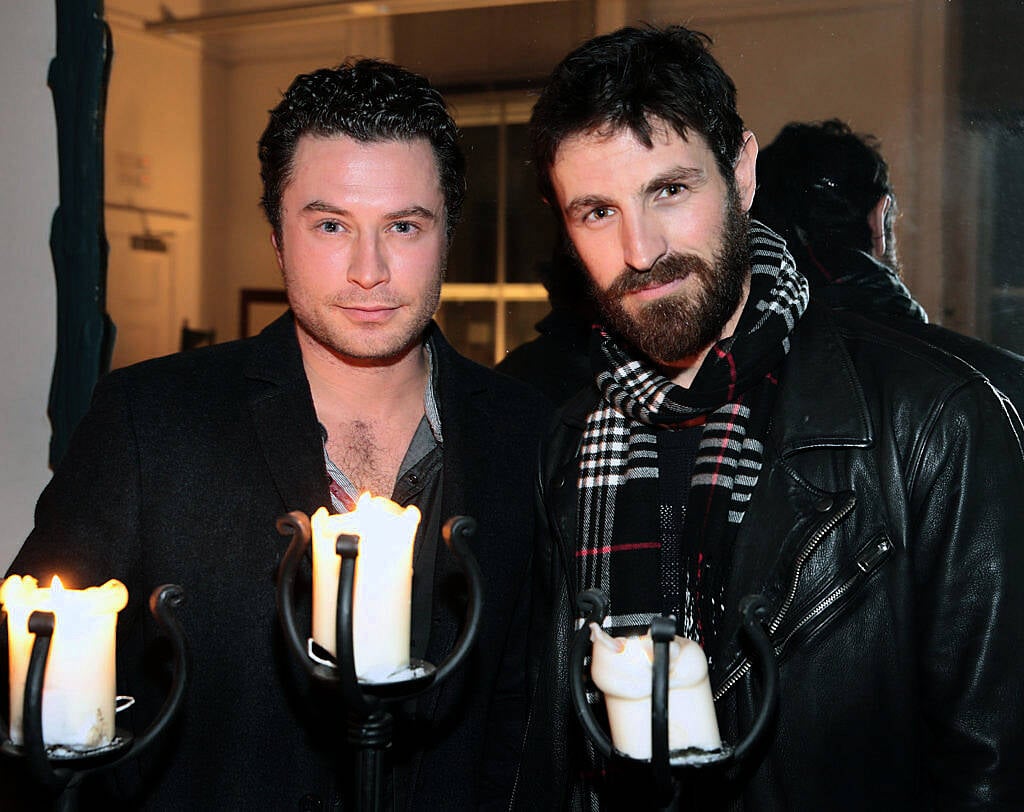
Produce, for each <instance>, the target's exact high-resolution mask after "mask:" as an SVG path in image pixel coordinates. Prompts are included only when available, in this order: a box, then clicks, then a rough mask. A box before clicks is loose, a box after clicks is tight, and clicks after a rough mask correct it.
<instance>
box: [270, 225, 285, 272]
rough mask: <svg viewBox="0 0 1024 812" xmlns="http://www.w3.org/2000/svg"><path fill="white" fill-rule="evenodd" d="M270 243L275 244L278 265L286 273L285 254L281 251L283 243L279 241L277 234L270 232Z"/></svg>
mask: <svg viewBox="0 0 1024 812" xmlns="http://www.w3.org/2000/svg"><path fill="white" fill-rule="evenodd" d="M270 244H271V245H272V246H274V256H275V257H277V267H278V268H280V270H281V273H284V254H283V253H282V251H281V243H280V242H278V239H277V234H275V233H274V232H273V231H271V232H270Z"/></svg>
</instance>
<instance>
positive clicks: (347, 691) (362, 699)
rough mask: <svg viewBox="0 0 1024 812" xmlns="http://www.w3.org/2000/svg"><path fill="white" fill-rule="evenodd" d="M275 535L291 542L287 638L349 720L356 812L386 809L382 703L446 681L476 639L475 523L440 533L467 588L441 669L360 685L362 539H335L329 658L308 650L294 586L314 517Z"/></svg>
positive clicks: (283, 585) (281, 526) (292, 516)
mask: <svg viewBox="0 0 1024 812" xmlns="http://www.w3.org/2000/svg"><path fill="white" fill-rule="evenodd" d="M277 529H278V531H279V532H280V533H281V534H282V535H290V536H291V537H292V540H291V543H290V544H289V545H288V550H287V551H286V552H285V555H284V558H283V559H282V560H281V566H280V568H279V570H278V575H277V608H278V615H279V616H280V620H281V626H282V628H283V630H284V634H285V638H286V640H287V641H288V645H289V646H290V647H291V649H292V652H293V654H294V655H295V657H296V658H297V659H298V661H299V662H300V663H302V665H303V666H304V667H305V668H306V670H307V671H308V672H309V675H310V676H311V677H313V678H315V679H317V680H320V681H321V682H325V683H327V684H329V685H331V686H332V687H333V688H335V689H336V690H338V692H339V693H340V695H341V699H342V702H343V703H344V706H345V709H346V712H347V716H348V726H347V731H348V743H349V745H351V746H352V748H353V749H354V751H355V757H356V758H355V761H356V781H355V788H356V804H355V808H356V809H357V810H359V812H376V810H380V809H382V808H383V797H384V796H383V783H384V764H383V753H384V751H385V750H387V749H389V748H390V747H391V737H392V734H393V732H394V720H393V718H392V716H391V714H390V713H389V712H388V711H387V710H385V703H394V702H400V701H402V700H407V699H413V698H415V697H417V696H419V695H420V694H423V693H424V692H426V691H428V690H429V689H431V688H432V687H434V686H436V685H437V684H439V683H440V682H442V681H443V680H444V679H446V678H447V677H448V675H449V674H451V673H452V671H454V670H455V668H457V667H458V666H459V665H460V664H461V663H462V661H463V660H464V659H465V657H466V655H467V654H468V653H469V650H470V648H471V647H472V645H473V644H474V642H475V641H476V635H477V630H478V629H479V626H480V615H481V610H482V606H483V602H482V580H483V576H482V575H481V573H480V567H479V565H478V564H477V563H476V559H475V558H474V557H473V554H472V552H471V551H470V549H469V545H468V543H467V537H468V536H471V535H472V534H473V533H474V532H476V522H475V521H474V520H473V519H471V518H470V517H468V516H455V517H453V518H451V519H449V520H448V521H447V522H446V523H445V525H444V528H443V529H442V535H443V537H444V540H445V543H446V544H447V545H448V547H449V549H450V550H451V551H452V554H453V556H454V558H455V560H456V563H457V564H458V565H459V567H460V568H461V569H462V572H463V575H464V576H465V577H466V582H467V587H468V600H467V603H466V620H465V623H464V625H463V627H462V631H461V632H460V634H459V637H458V639H457V640H456V641H455V645H454V647H453V648H452V650H451V651H450V652H449V654H448V656H447V657H446V658H445V659H444V661H443V662H441V663H440V665H437V666H435V665H433V664H431V663H428V662H426V661H424V660H418V659H411V660H410V661H409V666H408V667H407V668H402V669H400V670H398V671H396V672H395V673H394V674H392V675H389V676H388V678H387V679H385V680H382V681H372V680H366V679H360V678H358V677H357V676H356V671H355V657H354V653H353V641H352V612H353V593H354V589H353V586H354V581H355V561H356V557H357V556H358V555H359V538H358V536H350V535H346V534H340V535H339V536H338V538H337V540H336V545H335V548H336V551H337V554H338V555H339V556H341V569H340V572H339V576H338V602H337V622H336V632H337V636H336V639H337V645H338V652H339V656H338V657H332V656H331V655H330V654H329V653H328V652H327V651H325V650H324V649H323V648H321V647H320V646H318V645H316V644H315V643H314V642H313V641H312V640H311V639H308V638H307V640H306V645H305V646H303V643H302V636H301V635H300V634H299V631H298V625H297V623H296V621H295V609H294V592H295V589H294V583H295V579H296V575H297V573H298V569H299V563H300V562H301V561H302V559H303V557H304V556H305V554H306V550H307V549H308V547H309V545H310V540H311V536H312V530H311V528H310V522H309V517H308V516H306V514H305V513H302V512H301V511H292V512H291V513H289V514H288V515H287V516H282V517H281V518H280V519H278V522H277Z"/></svg>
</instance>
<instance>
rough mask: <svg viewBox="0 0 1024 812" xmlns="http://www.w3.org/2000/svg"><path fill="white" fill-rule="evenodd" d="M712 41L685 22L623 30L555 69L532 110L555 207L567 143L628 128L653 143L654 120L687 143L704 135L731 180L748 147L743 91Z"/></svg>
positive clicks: (541, 180) (538, 157)
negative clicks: (739, 104)
mask: <svg viewBox="0 0 1024 812" xmlns="http://www.w3.org/2000/svg"><path fill="white" fill-rule="evenodd" d="M710 44H711V38H710V37H708V36H707V35H705V34H702V33H700V32H698V31H690V30H689V29H687V28H684V27H683V26H680V25H673V26H669V27H667V28H663V29H661V28H654V27H650V26H648V27H645V28H622V29H620V30H618V31H615V32H613V33H611V34H604V35H602V36H599V37H595V38H593V39H591V40H589V41H588V42H586V43H584V44H583V45H581V46H580V47H579V48H577V49H576V50H575V51H573V52H572V53H570V54H569V55H568V56H567V57H566V58H565V59H563V60H562V62H561V63H559V65H558V66H557V67H556V68H555V69H554V71H553V72H552V74H551V76H550V77H549V78H548V81H547V84H546V85H545V87H544V89H543V91H542V92H541V94H540V98H539V99H538V100H537V103H536V105H535V106H534V108H533V115H532V117H531V119H530V139H531V146H532V149H533V160H534V164H535V168H536V170H537V180H538V184H539V186H540V191H541V194H542V195H543V196H544V197H545V198H546V199H547V200H548V201H549V202H550V203H552V204H554V202H555V200H554V193H553V190H552V188H551V178H550V173H551V166H552V165H553V163H554V160H555V155H556V153H557V152H558V148H559V147H560V146H561V145H562V142H563V141H565V140H566V139H568V138H571V137H573V136H576V135H580V134H582V133H587V132H592V131H600V130H603V129H607V130H609V131H612V132H614V131H616V130H620V129H628V130H629V131H630V132H632V133H633V135H635V136H636V137H637V138H638V139H639V140H640V142H641V143H642V144H644V145H646V146H650V145H651V144H652V141H651V129H652V127H651V125H652V121H651V120H652V119H660V120H662V121H664V122H665V123H666V124H668V125H669V126H670V127H671V128H672V129H673V130H674V131H675V132H676V133H677V134H678V135H679V136H680V137H681V138H684V139H685V138H687V136H688V133H698V134H700V135H701V136H702V137H703V138H704V139H705V140H706V141H707V143H708V146H709V147H710V148H711V151H712V152H713V153H714V155H715V160H716V162H717V164H718V168H719V169H720V170H721V172H722V175H723V176H724V178H725V179H726V182H727V183H732V174H733V167H734V165H735V162H736V159H737V157H738V156H739V153H740V149H741V147H742V146H743V120H742V119H741V118H740V116H739V114H738V113H737V112H736V86H735V85H734V84H733V81H732V79H730V78H729V76H728V74H726V72H725V71H724V70H723V69H722V66H721V65H719V64H718V62H717V61H715V58H714V57H713V56H711V53H710V51H709V50H708V46H709V45H710Z"/></svg>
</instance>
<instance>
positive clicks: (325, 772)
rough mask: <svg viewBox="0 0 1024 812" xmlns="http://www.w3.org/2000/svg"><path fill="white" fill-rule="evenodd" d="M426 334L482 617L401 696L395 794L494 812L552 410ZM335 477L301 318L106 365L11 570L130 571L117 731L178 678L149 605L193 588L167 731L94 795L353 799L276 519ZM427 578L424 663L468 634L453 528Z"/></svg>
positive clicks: (430, 805) (307, 804) (510, 741)
mask: <svg viewBox="0 0 1024 812" xmlns="http://www.w3.org/2000/svg"><path fill="white" fill-rule="evenodd" d="M428 335H429V340H430V341H432V342H433V349H434V351H435V352H434V359H435V363H436V364H437V368H438V374H439V378H438V382H439V385H438V389H439V405H440V412H441V422H442V428H443V432H444V451H443V458H444V463H443V473H442V514H441V515H442V520H443V518H446V517H449V516H453V515H458V514H461V515H469V516H472V517H474V518H475V519H476V520H477V521H478V523H479V528H478V531H477V533H476V535H475V537H474V539H473V540H472V543H471V546H472V547H473V552H474V554H475V555H476V557H477V560H478V562H479V564H480V567H481V569H482V573H483V582H484V612H483V621H482V624H481V627H480V633H479V638H478V642H477V644H476V646H475V648H474V650H473V652H472V653H471V655H470V658H469V660H468V661H467V662H466V663H464V664H463V665H462V666H461V667H460V668H459V669H458V670H457V671H456V672H455V673H454V674H453V675H452V676H451V678H450V679H449V680H448V681H447V682H445V683H444V684H443V685H441V686H439V687H437V688H436V689H434V690H433V691H431V692H430V693H428V694H427V695H425V696H424V697H423V698H422V699H421V700H420V701H419V703H418V707H417V708H416V709H415V713H413V712H412V711H411V709H408V708H407V709H406V711H408V712H402V711H400V712H398V714H397V716H398V717H399V718H398V729H397V731H396V733H395V748H394V750H393V751H392V752H391V753H390V754H389V761H388V763H389V764H394V765H395V766H396V773H395V779H394V780H393V781H392V782H389V790H388V791H389V792H390V791H391V790H392V789H393V790H394V792H395V796H396V800H397V807H398V808H416V809H439V808H447V809H468V808H477V807H483V806H491V805H494V806H501V805H504V802H505V800H506V799H507V795H508V793H509V791H510V785H511V781H512V776H513V774H514V769H515V753H516V752H517V750H518V744H519V740H520V736H521V728H522V722H523V715H524V699H523V685H524V671H523V669H524V666H523V659H524V648H525V633H526V623H525V621H524V620H523V618H524V617H525V616H526V613H527V611H528V606H527V603H526V601H527V600H528V596H527V594H526V590H525V589H524V587H525V585H526V584H527V582H528V578H527V572H528V566H529V558H530V540H531V538H532V534H533V528H532V522H533V518H532V511H531V496H532V488H531V484H532V476H533V472H534V469H535V464H536V459H537V457H536V447H537V445H538V441H539V437H540V433H541V431H542V430H543V429H544V428H545V426H546V425H547V423H548V417H549V405H548V404H547V402H546V401H545V400H543V399H542V398H541V397H540V396H539V395H537V394H535V393H533V392H532V390H529V389H527V388H526V387H525V386H523V385H521V384H519V383H517V382H515V381H512V380H511V379H508V378H505V377H504V376H501V375H498V374H496V373H494V372H492V371H490V370H487V369H485V368H483V367H481V366H479V365H477V364H474V363H473V362H471V361H468V360H467V359H465V358H463V357H462V356H460V355H458V354H457V353H456V352H455V351H454V350H453V349H452V348H451V346H450V345H449V344H448V343H447V342H446V341H445V340H444V338H443V336H442V335H441V333H440V331H439V330H438V329H437V327H436V325H431V327H430V328H429V331H428ZM328 485H329V482H328V478H327V475H326V472H325V469H324V460H323V447H322V441H321V435H320V430H319V426H318V422H317V418H316V414H315V412H314V408H313V401H312V397H311V395H310V390H309V385H308V382H307V380H306V377H305V374H304V371H303V366H302V361H301V357H300V353H299V347H298V343H297V340H296V336H295V328H294V323H293V320H292V317H291V315H290V314H287V315H285V316H283V317H282V318H281V319H280V320H278V321H277V322H275V323H274V324H272V325H270V326H269V327H268V328H267V329H266V330H264V331H263V332H262V333H261V334H260V335H259V336H256V337H254V338H251V339H246V340H243V341H237V342H232V343H229V344H223V345H218V346H214V347H211V348H207V349H202V350H196V351H193V352H190V353H186V354H182V355H176V356H170V357H167V358H163V359H157V360H154V361H149V362H145V363H142V364H139V365H136V366H134V367H131V368H127V369H124V370H118V371H116V372H113V373H111V374H110V375H108V376H106V378H104V379H103V380H102V381H101V383H100V385H99V386H98V388H97V391H96V393H95V396H94V402H93V406H92V409H91V411H90V412H89V414H88V415H87V417H86V418H85V419H84V420H83V422H82V424H81V426H80V428H79V429H78V431H77V432H76V434H75V437H74V440H73V442H72V445H71V448H70V450H69V452H68V454H67V457H66V458H65V460H64V461H63V462H62V464H61V465H60V467H59V469H58V470H57V472H56V473H55V475H54V477H53V480H52V482H51V484H50V485H49V486H48V487H47V488H46V490H45V491H44V493H43V495H42V497H41V498H40V500H39V503H38V506H37V510H36V527H35V529H34V530H33V532H32V534H31V536H30V537H29V539H28V540H27V542H26V543H25V545H24V547H23V548H22V550H21V552H20V553H19V554H18V556H17V558H16V559H15V561H14V563H13V565H12V567H11V569H10V571H11V572H13V573H18V574H32V575H35V576H36V577H38V578H39V579H40V581H43V580H44V579H45V581H46V582H47V583H48V581H49V577H50V574H51V573H52V572H58V573H60V574H61V576H62V577H63V578H64V580H65V583H68V582H70V584H71V585H77V586H87V585H94V584H100V583H103V582H104V581H106V580H107V579H108V578H118V579H120V580H122V581H123V582H124V583H125V584H126V585H127V586H128V589H129V593H130V603H129V606H128V608H127V609H126V610H125V611H124V612H122V614H121V617H120V620H119V631H118V635H119V653H118V670H119V691H120V692H121V693H127V694H132V695H135V696H137V697H139V702H138V704H137V705H136V707H135V708H133V709H132V711H131V713H132V714H133V715H134V718H133V719H132V720H125V719H121V718H119V725H121V726H129V727H131V726H134V727H136V729H137V730H141V729H142V728H144V727H145V726H146V724H148V722H149V720H150V719H151V718H152V717H153V715H155V713H156V710H157V708H158V707H159V705H160V703H161V701H162V699H163V697H164V696H165V694H166V682H165V680H166V671H167V670H168V669H167V664H168V662H169V660H168V658H167V657H166V656H165V655H166V652H164V651H162V650H161V647H160V646H161V643H160V640H159V639H158V638H159V634H158V630H157V627H156V625H155V623H154V621H153V619H152V618H151V617H150V616H149V615H148V611H147V610H146V603H147V600H148V596H149V594H150V592H151V591H152V590H153V589H154V588H155V587H156V586H158V585H160V584H164V583H176V584H179V585H180V586H181V587H182V588H183V589H184V591H185V595H186V597H185V601H184V603H183V605H182V606H181V607H180V609H179V610H178V615H179V617H180V618H181V621H182V623H183V626H184V629H185V633H186V635H187V638H188V641H189V645H190V650H191V657H192V672H191V680H190V683H189V685H188V689H187V697H186V700H185V703H184V707H183V710H182V713H181V716H180V718H179V719H178V720H177V722H176V724H175V725H174V727H173V728H172V729H171V730H170V731H169V732H168V733H167V734H166V735H165V736H163V737H162V739H161V741H160V742H159V743H158V744H157V746H156V747H155V748H154V750H153V751H152V752H151V753H150V754H148V755H147V756H143V757H142V758H140V759H138V760H134V761H133V762H131V763H130V765H129V767H128V768H126V769H119V770H118V772H117V773H116V774H115V775H114V776H113V780H111V779H107V780H104V781H102V782H100V781H94V782H92V783H93V784H94V786H93V787H92V792H94V793H98V794H102V793H108V792H111V791H114V792H117V793H119V794H120V795H119V798H120V799H119V800H118V801H117V802H116V803H117V807H116V808H134V807H135V806H139V807H140V808H146V809H174V810H183V809H189V810H202V809H211V810H221V809H224V810H226V809H264V810H277V809H281V810H284V809H300V808H303V809H318V808H323V809H330V808H337V807H336V804H337V803H338V802H339V799H343V798H345V797H346V796H351V792H352V781H351V776H350V775H349V772H348V770H349V765H350V762H351V756H350V754H346V752H345V751H344V750H343V749H342V748H343V742H344V738H345V714H344V711H343V709H342V708H340V707H339V706H338V702H337V697H336V696H335V694H334V692H333V691H331V690H329V689H325V688H324V687H323V686H318V685H315V684H313V683H312V682H311V680H310V678H309V676H308V674H307V673H306V672H305V671H304V670H303V669H302V668H301V667H300V666H299V665H298V664H297V663H296V662H295V659H294V658H293V657H292V655H291V653H290V651H289V650H288V649H287V648H286V647H285V645H284V638H283V635H282V633H281V630H280V623H279V620H278V616H277V612H276V609H275V579H276V573H277V569H278V565H279V563H280V561H281V557H282V555H283V553H284V551H285V549H286V547H287V543H288V540H289V539H288V538H286V537H284V536H281V535H280V534H279V533H278V532H277V530H276V528H275V522H276V520H277V518H278V517H280V516H282V515H284V514H285V513H287V512H289V511H292V510H301V511H304V512H306V513H307V514H309V513H312V512H313V511H314V510H315V509H316V508H317V507H319V506H321V505H328V506H329V505H330V498H329V493H328ZM307 578H308V567H307V572H306V573H302V574H300V576H299V578H298V579H297V601H298V602H299V603H300V604H303V605H306V606H308V602H309V597H310V596H309V594H308V580H306V579H307ZM433 594H434V609H433V616H432V618H431V627H430V629H431V631H430V640H429V643H428V650H427V659H428V660H430V661H432V662H435V663H436V662H440V661H441V659H443V657H444V656H445V654H446V653H447V652H448V651H449V650H450V649H451V647H452V645H453V643H454V641H455V639H456V637H457V635H458V632H459V628H460V622H461V620H462V618H463V599H464V595H463V580H462V578H461V576H459V575H458V571H457V568H456V567H455V565H454V562H453V560H452V558H451V555H450V553H449V552H448V550H447V548H446V547H445V545H444V544H441V543H439V544H438V551H437V560H436V565H435V573H434V586H433ZM162 672H163V673H162ZM111 785H113V788H112V786H111ZM5 786H6V784H5ZM5 792H6V790H5Z"/></svg>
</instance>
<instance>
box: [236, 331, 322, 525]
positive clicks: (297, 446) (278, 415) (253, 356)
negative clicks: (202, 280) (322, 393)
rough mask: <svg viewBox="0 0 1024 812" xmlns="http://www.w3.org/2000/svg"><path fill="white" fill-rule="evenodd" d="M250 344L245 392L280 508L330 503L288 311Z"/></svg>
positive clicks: (307, 508) (308, 510) (317, 431)
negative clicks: (279, 498)
mask: <svg viewBox="0 0 1024 812" xmlns="http://www.w3.org/2000/svg"><path fill="white" fill-rule="evenodd" d="M251 346H252V351H251V353H250V356H249V358H248V359H247V362H246V369H245V375H246V378H247V383H248V393H247V396H248V401H249V410H250V413H251V415H252V420H253V425H254V426H255V428H256V437H257V441H258V443H259V446H260V449H261V451H262V453H263V458H264V459H265V460H266V463H267V467H268V468H269V470H270V473H271V476H272V478H273V480H274V484H275V486H276V488H277V491H278V494H279V495H280V497H281V501H282V502H283V504H284V505H285V508H286V509H287V510H289V511H290V510H301V511H303V512H305V513H307V514H309V513H312V512H313V511H314V510H316V509H317V508H318V507H319V506H321V505H325V504H330V491H329V483H328V480H327V471H326V468H325V467H324V458H323V440H322V439H321V436H320V427H319V423H318V421H317V417H316V411H315V410H314V408H313V397H312V395H311V394H310V391H309V382H308V381H307V380H306V374H305V371H304V369H303V366H302V356H301V354H300V352H299V344H298V340H297V338H296V336H295V325H294V321H293V319H292V316H291V313H290V312H289V313H286V314H285V315H284V316H282V317H281V318H279V319H278V320H277V321H275V322H274V323H273V324H271V325H270V326H269V327H267V328H266V329H265V330H264V331H263V332H262V333H260V334H259V336H257V337H256V338H255V339H253V340H252V345H251ZM311 472H319V476H311V475H310V474H311Z"/></svg>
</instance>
